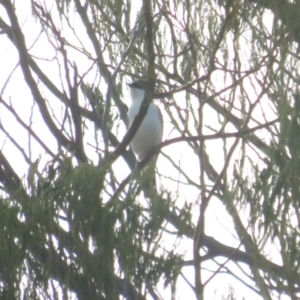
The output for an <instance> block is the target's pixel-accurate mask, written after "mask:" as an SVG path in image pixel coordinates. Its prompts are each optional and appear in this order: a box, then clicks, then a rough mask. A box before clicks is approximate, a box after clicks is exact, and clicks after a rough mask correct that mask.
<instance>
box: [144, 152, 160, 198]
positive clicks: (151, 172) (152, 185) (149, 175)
mask: <svg viewBox="0 0 300 300" xmlns="http://www.w3.org/2000/svg"><path fill="white" fill-rule="evenodd" d="M156 160H157V157H154V159H153V160H151V161H150V162H149V163H148V165H147V166H146V167H145V169H144V170H143V172H142V188H143V191H144V196H145V198H151V197H153V196H155V195H156V194H157V189H156V178H155V165H156Z"/></svg>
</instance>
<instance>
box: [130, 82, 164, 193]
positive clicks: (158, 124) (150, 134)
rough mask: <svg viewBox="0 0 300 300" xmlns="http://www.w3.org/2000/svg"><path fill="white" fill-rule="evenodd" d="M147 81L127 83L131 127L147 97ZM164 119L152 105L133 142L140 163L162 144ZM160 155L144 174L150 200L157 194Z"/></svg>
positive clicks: (144, 188) (155, 157) (152, 160)
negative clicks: (156, 168) (157, 169)
mask: <svg viewBox="0 0 300 300" xmlns="http://www.w3.org/2000/svg"><path fill="white" fill-rule="evenodd" d="M148 84H149V83H148V82H147V81H142V80H138V81H134V82H131V83H127V85H128V86H129V88H130V96H131V105H130V107H129V111H128V119H129V125H131V123H132V122H133V120H134V118H135V117H136V115H137V114H138V112H139V109H140V106H141V103H142V101H143V99H144V96H145V91H146V88H147V85H148ZM162 136H163V118H162V114H161V111H160V109H159V108H158V106H157V105H156V104H154V103H150V105H149V107H148V110H147V114H146V115H145V117H144V119H143V121H142V123H141V124H140V126H139V129H138V130H137V132H136V134H135V135H134V137H133V138H132V140H131V143H130V145H131V147H132V150H133V152H134V153H135V155H136V156H137V157H138V159H139V161H142V160H143V159H144V158H145V157H146V156H147V155H148V154H149V152H151V151H152V150H153V149H154V148H155V147H156V146H158V145H159V144H160V143H161V142H162ZM157 157H158V153H157V154H155V155H154V156H153V157H152V158H151V160H150V161H149V162H148V164H147V166H146V168H145V170H144V171H143V173H142V180H143V181H142V183H143V190H144V196H145V197H146V198H150V197H151V196H152V195H153V193H152V192H153V191H155V192H156V180H155V166H156V162H157Z"/></svg>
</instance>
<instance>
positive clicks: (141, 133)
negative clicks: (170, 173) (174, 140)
mask: <svg viewBox="0 0 300 300" xmlns="http://www.w3.org/2000/svg"><path fill="white" fill-rule="evenodd" d="M140 105H141V101H133V102H132V104H131V106H130V108H129V112H128V117H129V123H130V124H131V123H132V121H133V120H134V118H135V116H136V115H137V114H138V112H139V108H140ZM162 126H163V124H162V120H161V117H160V111H159V108H158V107H157V106H156V105H155V104H154V103H151V104H150V105H149V107H148V111H147V114H146V116H145V117H144V119H143V121H142V123H141V125H140V127H139V129H138V131H137V133H136V134H135V136H134V137H133V139H132V141H131V146H132V149H133V151H134V152H135V153H136V154H137V155H138V156H140V157H144V156H145V155H147V153H148V152H149V151H150V150H151V149H152V148H154V147H155V146H157V145H159V144H160V143H161V141H162V128H163V127H162Z"/></svg>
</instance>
